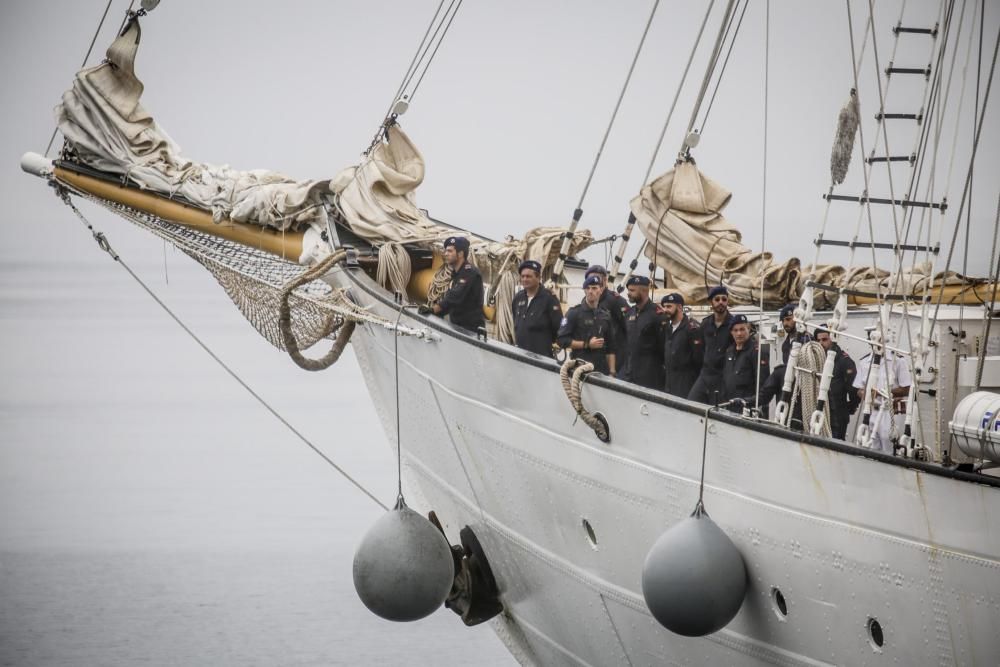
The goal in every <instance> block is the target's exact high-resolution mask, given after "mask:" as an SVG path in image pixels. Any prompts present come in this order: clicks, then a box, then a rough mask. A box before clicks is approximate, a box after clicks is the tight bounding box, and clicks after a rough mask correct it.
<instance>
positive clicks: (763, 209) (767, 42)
mask: <svg viewBox="0 0 1000 667" xmlns="http://www.w3.org/2000/svg"><path fill="white" fill-rule="evenodd" d="M743 10H744V11H746V5H743ZM742 22H743V15H742V14H741V15H740V23H742ZM738 32H739V25H737V26H736V33H738ZM736 33H733V43H735V42H736ZM729 48H730V51H731V50H732V44H730V45H729ZM726 60H727V61H728V60H729V56H726ZM725 67H726V65H725V63H723V65H722V68H723V70H725ZM770 76H771V0H767V2H766V3H765V4H764V150H763V153H764V155H763V163H762V167H761V172H762V173H761V178H763V181H764V182H763V184H762V185H761V195H760V247H761V248H766V247H767V243H766V242H765V239H766V233H767V117H768V115H767V112H768V101H769V92H770V88H769V84H770ZM719 81H720V82H721V81H722V73H720V74H719ZM716 90H718V85H717V86H716ZM712 99H713V100H714V99H715V95H714V94H713V95H712ZM711 109H712V104H711V102H710V103H709V105H708V109H707V110H706V111H705V118H704V119H702V128H703V129H704V127H705V124H704V121H705V120H707V119H708V112H709V111H711ZM760 312H761V315H763V313H764V264H763V262H762V263H761V267H760ZM763 356H764V346H763V345H762V344H761V340H760V338H757V385H756V387H755V389H754V409H755V410H757V411H758V412H759V411H760V371H761V364H762V363H763Z"/></svg>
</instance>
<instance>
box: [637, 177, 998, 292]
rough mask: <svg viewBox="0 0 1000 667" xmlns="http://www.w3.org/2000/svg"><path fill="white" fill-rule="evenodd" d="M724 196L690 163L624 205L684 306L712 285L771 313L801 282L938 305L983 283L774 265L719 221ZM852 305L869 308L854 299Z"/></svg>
mask: <svg viewBox="0 0 1000 667" xmlns="http://www.w3.org/2000/svg"><path fill="white" fill-rule="evenodd" d="M731 196H732V193H730V192H729V190H727V189H726V188H724V187H723V186H721V185H719V184H718V183H716V182H715V181H713V180H712V179H710V178H708V177H707V176H705V175H704V174H702V173H701V172H700V171H699V170H698V168H697V167H696V166H695V164H694V162H692V161H685V162H681V163H679V164H678V165H676V166H675V168H674V169H671V170H670V171H668V172H667V173H665V174H663V175H662V176H659V177H658V178H656V179H654V180H653V181H652V182H650V183H649V184H647V185H646V186H645V187H643V188H642V191H641V192H640V193H639V195H638V196H637V197H635V198H634V199H632V202H631V207H632V213H633V214H634V215H635V217H636V221H637V223H638V225H639V228H640V229H641V230H642V233H643V235H644V236H645V237H646V241H647V246H646V251H645V252H646V256H647V257H648V258H649V259H650V261H653V262H655V263H656V266H657V267H659V268H662V269H664V270H665V272H666V274H667V285H668V286H671V287H673V288H675V289H677V290H678V291H680V292H683V293H684V295H685V297H686V298H687V299H688V300H689V301H694V302H697V301H703V300H705V299H706V298H707V296H708V290H709V289H711V287H712V286H713V285H719V284H724V285H726V286H727V287H728V288H729V294H730V300H731V301H733V302H734V303H737V304H751V303H752V304H756V303H758V302H759V301H760V299H761V294H762V293H763V299H764V304H765V307H770V308H776V307H780V306H781V305H783V304H785V303H789V302H791V301H796V300H798V298H799V296H800V295H801V293H802V288H803V286H804V282H805V280H804V278H805V277H807V276H808V277H809V278H810V279H811V280H813V281H815V282H817V283H822V284H824V285H829V286H831V287H834V288H837V289H840V288H846V289H849V290H852V291H855V292H858V293H864V294H876V293H878V294H906V295H911V296H912V297H913V298H914V299H918V300H919V298H920V297H922V296H923V295H925V294H927V293H928V292H929V291H931V290H933V291H934V297H935V298H937V294H938V290H941V294H942V296H943V298H944V299H945V300H957V301H961V300H963V299H964V298H966V294H965V292H966V290H973V291H975V289H976V286H981V285H983V284H984V283H985V282H986V281H984V280H976V279H969V278H967V277H965V276H962V275H960V274H957V273H955V272H947V273H936V274H935V273H934V271H933V265H932V264H931V263H930V262H917V263H915V264H914V266H912V267H911V268H910V269H907V270H904V271H902V272H900V273H899V274H898V275H897V274H894V273H890V272H889V271H885V270H883V269H879V268H873V267H853V268H851V269H846V268H844V267H843V266H837V265H832V264H831V265H818V266H816V267H815V268H814V267H812V266H805V267H803V266H801V264H800V262H799V260H798V259H797V258H794V257H793V258H790V259H788V260H786V261H785V262H780V263H779V262H776V261H775V260H774V258H773V257H772V255H771V253H769V252H753V251H752V250H751V249H750V248H748V247H746V246H745V245H743V243H742V235H741V234H740V231H739V229H737V228H736V227H735V226H733V225H732V224H730V223H729V221H728V220H726V218H725V217H724V216H723V215H722V211H723V209H725V207H726V205H727V204H728V203H729V200H730V198H731ZM836 300H837V295H836V293H835V292H823V293H820V294H817V295H816V301H815V306H816V307H817V308H832V307H833V305H834V303H835V302H836ZM855 301H856V302H859V303H863V302H869V301H870V300H866V299H864V298H858V297H855Z"/></svg>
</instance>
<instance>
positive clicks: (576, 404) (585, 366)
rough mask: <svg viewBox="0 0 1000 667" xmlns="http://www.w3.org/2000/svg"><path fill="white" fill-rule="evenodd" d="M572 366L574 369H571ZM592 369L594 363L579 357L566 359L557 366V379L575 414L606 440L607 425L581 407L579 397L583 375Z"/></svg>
mask: <svg viewBox="0 0 1000 667" xmlns="http://www.w3.org/2000/svg"><path fill="white" fill-rule="evenodd" d="M574 368H575V369H576V370H573V369H574ZM593 370H594V364H592V363H590V362H587V361H583V360H581V359H567V360H566V361H565V363H563V365H562V366H561V367H560V368H559V379H560V380H561V381H562V387H563V391H564V392H566V398H568V399H569V404H570V405H572V406H573V409H574V410H576V414H577V415H578V416H579V417H580V419H582V420H583V423H585V424H586V425H587V426H589V427H590V428H592V429H593V430H594V433H596V434H597V437H598V438H600V439H601V440H603V441H605V442H607V440H608V438H609V434H608V429H607V427H606V426H605V425H604V422H602V421H601V420H600V419H598V418H597V417H595V416H594V415H593V414H591V413H589V412H587V410H586V408H584V407H583V399H582V398H581V394H582V393H583V380H584V377H585V376H586V375H587V373H590V372H592V371H593ZM570 371H573V374H572V375H570Z"/></svg>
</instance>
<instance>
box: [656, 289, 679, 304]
mask: <svg viewBox="0 0 1000 667" xmlns="http://www.w3.org/2000/svg"><path fill="white" fill-rule="evenodd" d="M660 303H662V304H668V303H676V304H677V305H678V306H683V305H684V297H682V296H681V295H680V294H678V293H677V292H671V293H670V294H668V295H666V296H665V297H663V298H662V299H660Z"/></svg>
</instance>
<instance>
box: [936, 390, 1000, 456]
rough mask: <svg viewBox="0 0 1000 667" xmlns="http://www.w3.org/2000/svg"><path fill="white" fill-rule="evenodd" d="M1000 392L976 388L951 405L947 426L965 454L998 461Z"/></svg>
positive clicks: (999, 449)
mask: <svg viewBox="0 0 1000 667" xmlns="http://www.w3.org/2000/svg"><path fill="white" fill-rule="evenodd" d="M998 418H1000V394H994V393H993V392H991V391H977V392H973V393H971V394H969V395H968V396H966V397H965V398H963V399H962V400H961V401H959V403H958V405H956V406H955V415H954V417H953V418H952V420H951V421H950V422H948V430H949V431H950V432H951V435H952V436H953V437H954V438H955V442H956V444H958V448H959V449H961V450H962V451H963V452H965V453H966V454H967V455H969V456H971V457H973V458H977V459H986V460H987V461H993V462H994V463H1000V419H998Z"/></svg>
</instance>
